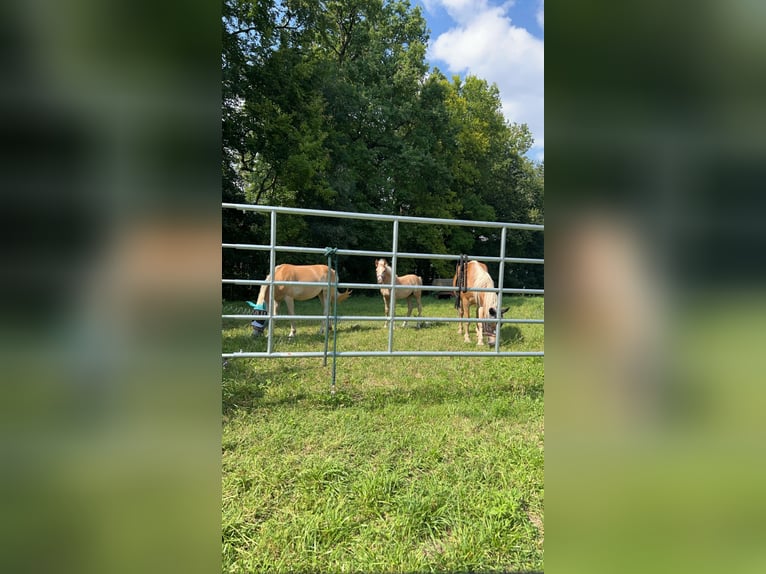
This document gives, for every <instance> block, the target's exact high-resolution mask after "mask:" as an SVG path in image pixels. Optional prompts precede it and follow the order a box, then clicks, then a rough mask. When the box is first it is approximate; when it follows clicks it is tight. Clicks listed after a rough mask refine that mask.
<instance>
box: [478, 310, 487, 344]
mask: <svg viewBox="0 0 766 574" xmlns="http://www.w3.org/2000/svg"><path fill="white" fill-rule="evenodd" d="M482 311H484V307H479V306H477V307H476V319H485V318H486V317H483V316H482V315H486V312H484V313H482ZM483 335H484V323H480V322H479V321H476V339H477V341H476V345H478V346H481V345H483V344H484V340H483Z"/></svg>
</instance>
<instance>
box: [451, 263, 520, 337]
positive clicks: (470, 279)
mask: <svg viewBox="0 0 766 574" xmlns="http://www.w3.org/2000/svg"><path fill="white" fill-rule="evenodd" d="M452 285H453V286H454V287H456V288H457V299H456V301H455V307H456V308H457V310H458V317H460V318H461V319H463V318H465V319H470V318H471V306H473V305H476V318H477V319H496V318H497V293H495V292H494V291H471V289H493V288H494V287H495V282H494V281H493V280H492V277H491V276H490V274H489V271H488V269H487V266H486V265H485V264H484V263H481V262H479V261H469V260H468V259H467V258H466V257H465V256H463V257H461V258H460V261H459V262H458V264H457V267H456V268H455V276H454V277H453V278H452ZM508 309H509V307H505V308H504V309H502V310H501V311H500V316H501V317H502V316H503V313H505V312H506V311H508ZM469 325H470V323H465V337H464V341H465V342H466V343H470V342H471V339H470V337H469V335H468V326H469ZM495 330H496V329H495V323H481V322H479V321H477V322H476V338H477V343H476V344H477V345H483V344H484V341H483V337H484V335H486V336H487V342H488V343H489V344H490V345H494V344H495V338H496V337H495ZM457 332H458V334H460V333H462V332H463V323H458V327H457Z"/></svg>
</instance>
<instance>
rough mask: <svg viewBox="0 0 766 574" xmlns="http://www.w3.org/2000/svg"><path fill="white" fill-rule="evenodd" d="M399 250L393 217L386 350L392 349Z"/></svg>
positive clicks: (397, 225)
mask: <svg viewBox="0 0 766 574" xmlns="http://www.w3.org/2000/svg"><path fill="white" fill-rule="evenodd" d="M398 251H399V219H394V237H393V240H392V245H391V285H390V289H389V291H388V294H389V296H390V297H391V299H390V301H391V304H390V308H389V310H388V352H389V353H390V352H391V351H393V350H394V317H395V316H396V292H395V290H396V254H397V252H398Z"/></svg>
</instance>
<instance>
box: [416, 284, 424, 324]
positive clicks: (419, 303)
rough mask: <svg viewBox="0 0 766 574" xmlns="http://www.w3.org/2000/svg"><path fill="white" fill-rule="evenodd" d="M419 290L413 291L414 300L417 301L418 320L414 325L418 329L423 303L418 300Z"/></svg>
mask: <svg viewBox="0 0 766 574" xmlns="http://www.w3.org/2000/svg"><path fill="white" fill-rule="evenodd" d="M420 294H421V292H420V291H415V300H416V301H417V303H418V321H417V323H415V326H416V327H417V328H418V329H420V318H421V317H422V316H423V304H422V303H421V302H420Z"/></svg>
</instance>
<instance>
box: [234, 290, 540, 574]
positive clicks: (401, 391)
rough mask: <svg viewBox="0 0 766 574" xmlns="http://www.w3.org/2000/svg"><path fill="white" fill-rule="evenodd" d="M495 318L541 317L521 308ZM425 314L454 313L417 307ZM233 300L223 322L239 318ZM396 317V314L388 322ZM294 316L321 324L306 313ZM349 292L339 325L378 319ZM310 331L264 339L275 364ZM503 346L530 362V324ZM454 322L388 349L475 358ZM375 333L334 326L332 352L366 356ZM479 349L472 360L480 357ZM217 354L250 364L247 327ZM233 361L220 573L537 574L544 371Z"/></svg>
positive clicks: (455, 362)
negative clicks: (243, 354) (242, 354)
mask: <svg viewBox="0 0 766 574" xmlns="http://www.w3.org/2000/svg"><path fill="white" fill-rule="evenodd" d="M509 302H510V305H511V310H510V311H509V312H508V313H507V314H506V317H514V318H542V316H543V301H542V299H541V298H536V297H524V298H522V297H517V298H513V297H511V298H508V297H505V298H504V305H506V304H508V303H509ZM423 306H424V316H432V317H438V316H448V317H453V316H455V311H454V309H453V307H452V301H450V300H441V301H438V300H437V299H435V298H433V297H432V296H426V297H424V298H423ZM244 311H245V306H244V304H243V303H242V302H239V303H225V304H224V313H227V314H228V313H242V312H244ZM404 311H406V306H405V305H404V304H403V303H401V302H400V304H399V309H398V313H399V314H402V313H403V312H404ZM296 312H297V313H300V314H315V313H317V314H318V313H320V312H321V306H320V303H319V301H317V300H314V301H309V302H306V303H303V304H300V303H299V304H296ZM382 313H383V301H382V299H381V298H380V297H375V298H373V297H366V296H364V295H359V296H357V295H354V296H352V297H351V298H350V299H349V300H348V301H346V302H345V303H343V304H341V309H340V314H342V315H347V316H351V315H360V316H362V315H382ZM318 325H319V323H318V322H317V323H315V324H311V323H307V322H299V323H298V326H297V327H298V335H297V337H296V339H297V340H296V341H288V340H287V333H288V331H289V324H288V323H287V322H285V321H281V322H279V323H277V325H276V327H275V335H276V336H275V339H274V341H275V348H274V350H275V351H288V350H293V351H309V350H320V349H322V346H323V340H324V339H323V337H320V336H319V335H318V334H317V330H318ZM502 336H503V342H502V349H503V350H505V349H511V350H529V351H536V350H543V348H544V345H543V342H544V338H543V327H542V325H505V326H503V330H502ZM471 338H472V342H471V343H470V344H466V343H464V342H463V341H462V336H460V335H458V334H457V325H456V324H454V323H449V324H447V323H431V324H430V325H425V326H424V327H423V328H420V329H416V328H415V327H414V323H412V322H411V323H410V324H409V326H408V327H406V328H402V327H401V326H400V323H399V322H397V325H396V338H395V349H398V350H401V349H411V348H416V349H429V350H430V349H438V350H444V349H465V350H474V349H476V348H477V347H476V343H475V341H476V338H475V334H474V333H473V332H472V334H471ZM386 341H387V330H386V329H385V328H384V327H383V324H382V323H371V322H359V323H355V322H354V321H353V320H352V321H348V322H341V323H339V328H338V349H339V350H356V349H359V350H362V349H364V350H373V349H376V350H381V349H384V348H385V343H386ZM485 348H486V347H485ZM223 349H224V351H225V352H228V351H239V350H243V351H249V350H250V351H258V350H264V349H265V340H264V339H261V340H254V339H252V338H251V337H250V326H249V325H248V324H247V321H234V320H231V321H228V320H227V321H224V324H223ZM330 372H331V370H330V366H329V364H328V366H327V367H324V366H322V359H321V358H304V359H270V358H258V359H232V360H229V361H228V362H227V363H226V364H225V366H224V367H223V439H222V451H223V454H222V470H223V517H222V552H223V570H224V571H225V572H255V571H268V572H308V571H311V572H394V571H397V572H422V571H436V572H439V571H442V572H443V571H449V572H454V571H467V570H471V571H487V572H514V571H538V570H540V571H541V570H542V569H543V537H544V527H543V500H544V488H543V440H544V425H543V378H544V371H543V361H542V359H541V358H509V357H471V358H458V357H446V358H445V357H439V358H435V357H396V358H377V357H376V358H354V357H346V358H340V359H338V364H337V393H336V394H335V395H331V394H330V392H329V390H330Z"/></svg>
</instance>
